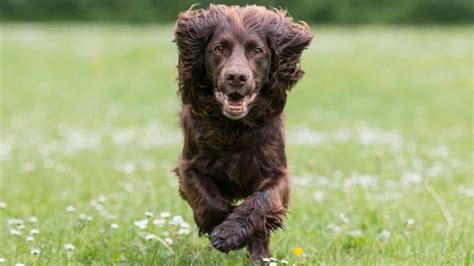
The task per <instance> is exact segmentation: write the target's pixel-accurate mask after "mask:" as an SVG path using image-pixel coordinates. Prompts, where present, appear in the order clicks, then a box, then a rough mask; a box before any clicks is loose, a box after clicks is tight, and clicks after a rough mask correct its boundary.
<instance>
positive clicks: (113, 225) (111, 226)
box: [110, 224, 119, 230]
mask: <svg viewBox="0 0 474 266" xmlns="http://www.w3.org/2000/svg"><path fill="white" fill-rule="evenodd" d="M110 228H112V229H114V230H117V229H118V228H119V225H118V224H111V225H110Z"/></svg>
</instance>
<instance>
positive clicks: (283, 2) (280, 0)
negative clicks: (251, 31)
mask: <svg viewBox="0 0 474 266" xmlns="http://www.w3.org/2000/svg"><path fill="white" fill-rule="evenodd" d="M209 3H222V4H227V5H244V4H249V3H251V4H257V5H263V6H267V7H282V8H285V9H288V10H289V11H290V14H291V15H292V16H294V17H296V18H297V19H298V20H305V21H308V22H312V23H314V22H319V23H403V24H406V23H468V22H473V21H474V1H471V0H399V1H394V0H357V1H354V0H317V1H315V0H296V1H288V0H267V1H264V0H256V1H246V0H240V1H239V0H232V1H228V0H226V1H193V0H135V1H129V0H2V1H0V10H1V16H0V19H2V20H27V21H50V20H56V21H57V20H80V21H114V22H172V21H174V20H175V18H176V15H177V14H178V12H180V11H183V10H186V9H188V8H189V7H190V6H191V5H192V4H197V7H207V6H208V5H209Z"/></svg>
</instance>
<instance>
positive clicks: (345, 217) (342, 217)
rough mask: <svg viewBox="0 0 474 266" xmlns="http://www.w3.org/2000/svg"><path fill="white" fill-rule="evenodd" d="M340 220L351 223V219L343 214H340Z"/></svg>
mask: <svg viewBox="0 0 474 266" xmlns="http://www.w3.org/2000/svg"><path fill="white" fill-rule="evenodd" d="M339 219H340V220H341V222H342V223H344V224H348V223H349V218H347V216H346V214H344V213H341V214H339Z"/></svg>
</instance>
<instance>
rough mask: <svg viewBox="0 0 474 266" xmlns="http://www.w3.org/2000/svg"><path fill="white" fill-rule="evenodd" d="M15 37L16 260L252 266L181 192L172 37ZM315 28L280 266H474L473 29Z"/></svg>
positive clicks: (10, 90) (18, 30)
mask: <svg viewBox="0 0 474 266" xmlns="http://www.w3.org/2000/svg"><path fill="white" fill-rule="evenodd" d="M0 30H1V46H0V60H1V65H0V66H1V68H0V82H1V83H0V85H1V90H0V99H1V106H0V110H1V113H0V265H2V263H3V264H4V265H15V264H16V263H23V264H26V265H77V264H84V265H104V264H105V265H111V264H113V265H190V264H191V265H247V264H249V261H248V259H247V255H246V252H245V250H240V251H236V252H231V253H229V254H228V255H225V254H222V253H219V252H217V251H215V250H213V249H211V248H209V245H208V241H207V239H205V238H202V237H201V238H200V237H198V235H197V229H196V227H195V225H194V222H193V220H192V215H191V210H190V208H189V207H188V205H187V204H186V202H184V201H183V200H182V199H181V198H180V197H179V195H178V189H177V184H178V183H177V178H176V177H175V176H174V174H173V173H172V169H173V168H174V167H175V165H176V162H177V158H178V155H179V153H180V149H181V142H182V136H181V132H180V129H179V125H178V119H177V118H178V116H177V113H178V111H179V101H178V97H177V94H176V91H177V82H176V79H175V77H176V63H177V52H176V48H175V45H174V44H173V43H172V38H173V37H172V31H173V27H172V26H171V25H168V26H166V25H163V26H157V25H134V26H132V25H107V24H8V23H4V24H1V25H0ZM312 30H313V31H314V33H315V39H314V42H313V44H312V46H311V47H310V48H309V49H308V50H306V51H305V53H304V56H303V61H302V66H303V68H304V69H305V71H306V76H305V77H304V79H303V80H302V81H301V82H300V83H298V85H297V86H296V87H295V88H294V89H293V90H292V92H291V93H290V97H289V100H288V103H287V107H286V115H287V116H286V118H287V121H286V134H287V152H288V157H289V158H288V159H289V168H290V172H291V176H292V201H291V206H290V213H289V215H288V217H287V221H286V230H281V231H278V232H277V233H276V234H274V235H273V237H272V244H271V249H272V251H273V252H272V260H271V261H270V262H268V264H272V265H274V264H275V263H277V265H285V264H286V263H288V264H289V265H472V264H474V234H473V233H474V208H473V206H474V177H473V159H474V153H473V146H472V141H473V135H472V130H473V124H472V113H473V111H474V109H473V96H472V93H473V84H474V75H473V74H474V72H473V49H474V48H473V39H472V30H473V28H472V26H456V27H438V26H431V27H418V28H417V27H408V26H405V27H393V26H360V27H327V26H318V25H314V26H313V27H312Z"/></svg>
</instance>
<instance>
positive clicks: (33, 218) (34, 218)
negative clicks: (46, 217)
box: [29, 216, 38, 224]
mask: <svg viewBox="0 0 474 266" xmlns="http://www.w3.org/2000/svg"><path fill="white" fill-rule="evenodd" d="M29 221H30V223H32V224H35V223H37V222H38V218H37V217H36V216H31V217H30V219H29Z"/></svg>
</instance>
